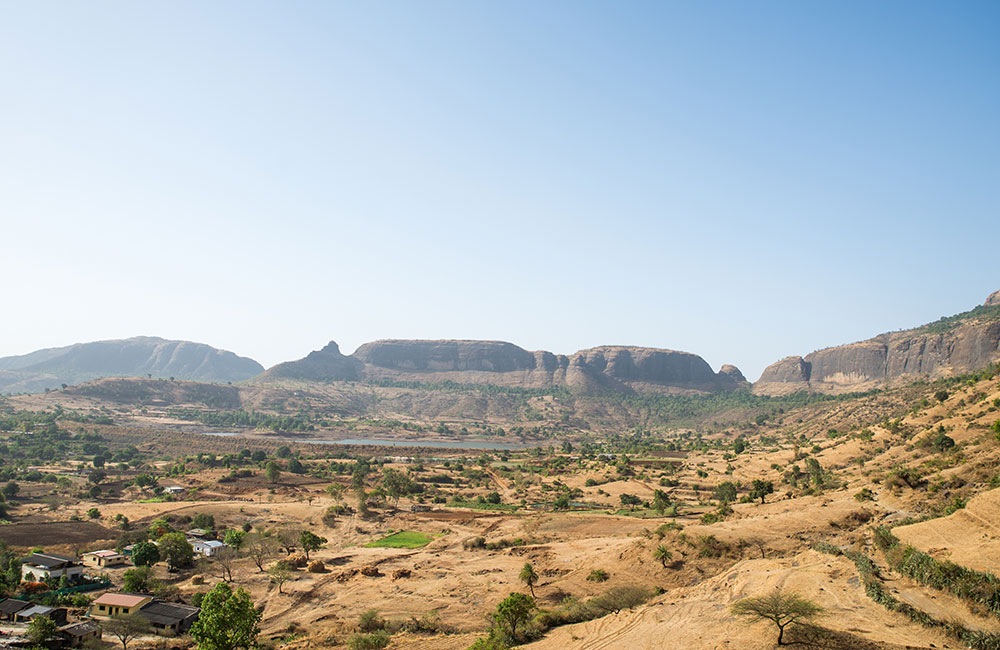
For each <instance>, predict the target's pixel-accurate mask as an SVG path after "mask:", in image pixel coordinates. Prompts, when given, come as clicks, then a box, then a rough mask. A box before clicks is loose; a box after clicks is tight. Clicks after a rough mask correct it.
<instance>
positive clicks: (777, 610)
mask: <svg viewBox="0 0 1000 650" xmlns="http://www.w3.org/2000/svg"><path fill="white" fill-rule="evenodd" d="M730 609H731V611H732V612H733V614H736V615H737V616H743V617H745V618H747V619H749V620H750V622H751V623H752V622H755V621H763V620H767V621H771V622H772V623H774V624H775V625H776V626H777V627H778V645H784V634H785V628H786V627H788V626H789V625H794V624H796V623H799V622H802V621H806V620H809V619H811V618H815V617H816V616H819V615H820V614H822V612H823V608H822V607H820V606H819V605H817V604H816V603H814V602H812V601H811V600H806V599H805V598H803V597H802V596H800V595H799V594H797V593H795V592H792V591H789V592H785V591H782V590H780V589H778V590H777V591H775V592H774V593H772V594H770V595H767V596H757V597H755V598H744V599H743V600H738V601H736V602H735V603H733V604H732V605H731V606H730Z"/></svg>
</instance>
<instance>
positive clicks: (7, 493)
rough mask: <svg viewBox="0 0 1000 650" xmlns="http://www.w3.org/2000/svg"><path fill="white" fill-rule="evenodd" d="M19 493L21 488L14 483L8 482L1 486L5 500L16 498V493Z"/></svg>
mask: <svg viewBox="0 0 1000 650" xmlns="http://www.w3.org/2000/svg"><path fill="white" fill-rule="evenodd" d="M20 491H21V486H20V485H18V484H17V483H15V482H14V481H10V482H8V483H7V484H6V485H4V486H3V496H4V498H5V499H13V498H14V497H16V496H17V493H18V492H20Z"/></svg>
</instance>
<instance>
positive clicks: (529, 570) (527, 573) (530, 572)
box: [518, 562, 538, 598]
mask: <svg viewBox="0 0 1000 650" xmlns="http://www.w3.org/2000/svg"><path fill="white" fill-rule="evenodd" d="M518 578H519V579H520V580H521V582H523V583H524V584H526V585H528V589H530V590H531V597H532V598H534V597H535V584H537V583H538V573H536V572H535V567H533V566H531V562H525V563H524V566H523V567H522V568H521V573H520V574H519V575H518Z"/></svg>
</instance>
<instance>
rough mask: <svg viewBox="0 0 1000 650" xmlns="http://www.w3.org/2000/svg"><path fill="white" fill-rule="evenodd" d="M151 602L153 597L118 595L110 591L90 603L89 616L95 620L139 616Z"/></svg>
mask: <svg viewBox="0 0 1000 650" xmlns="http://www.w3.org/2000/svg"><path fill="white" fill-rule="evenodd" d="M151 602H153V597H152V596H147V595H146V594H118V593H113V592H110V591H109V592H108V593H106V594H102V595H101V596H100V597H99V598H97V599H96V600H95V601H94V602H92V603H90V609H89V610H88V611H87V614H88V615H89V616H92V617H94V618H109V617H111V616H118V615H119V614H138V613H139V610H140V609H142V608H143V607H144V606H146V605H148V604H149V603H151Z"/></svg>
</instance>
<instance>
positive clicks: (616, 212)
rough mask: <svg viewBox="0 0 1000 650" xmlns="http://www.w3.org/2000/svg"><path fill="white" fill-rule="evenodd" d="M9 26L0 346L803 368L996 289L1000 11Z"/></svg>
mask: <svg viewBox="0 0 1000 650" xmlns="http://www.w3.org/2000/svg"><path fill="white" fill-rule="evenodd" d="M57 7H58V10H52V8H51V7H48V8H46V5H44V4H43V3H30V4H29V3H14V2H8V3H0V16H2V18H3V20H0V56H2V58H3V60H4V61H5V62H6V65H5V66H3V67H2V68H0V81H2V87H3V88H4V91H3V93H4V101H3V102H2V103H0V115H2V116H3V117H4V119H3V120H2V121H0V137H2V139H3V143H4V146H3V147H0V215H2V226H3V236H0V259H2V260H3V261H4V268H5V269H6V272H7V276H8V282H7V283H5V286H4V288H5V305H7V309H6V310H5V312H6V313H5V316H6V318H4V319H2V320H0V357H3V356H12V355H20V354H26V353H28V352H31V351H34V350H37V349H40V348H51V347H61V346H64V345H70V344H73V343H80V342H87V341H93V340H102V339H117V338H129V337H132V336H161V337H163V338H169V339H182V340H190V341H196V342H200V343H207V344H209V345H213V346H215V347H219V348H222V349H226V350H230V351H232V352H234V353H236V354H239V355H241V356H248V357H251V358H254V359H256V360H257V361H259V362H260V363H262V364H263V365H264V366H265V367H271V366H273V365H275V364H276V363H279V362H282V361H289V360H293V359H298V358H301V357H303V356H305V355H306V354H307V353H308V352H309V351H311V350H315V349H319V348H321V347H322V346H323V345H325V344H326V342H327V341H329V340H335V341H337V343H338V344H339V345H340V346H341V350H342V351H343V352H344V353H346V354H349V353H351V352H352V351H353V350H354V349H355V348H356V347H357V346H358V345H360V344H362V343H364V342H367V341H371V340H375V339H381V338H420V339H448V338H462V339H496V340H503V341H509V342H511V343H514V344H516V345H519V346H521V347H523V348H525V349H528V350H538V349H544V350H549V351H552V352H556V353H562V354H571V353H572V352H575V351H576V350H579V349H584V348H589V347H593V346H597V345H607V344H625V345H637V346H645V347H657V348H668V349H675V350H683V351H686V352H691V353H694V354H698V355H700V356H702V357H703V358H704V359H705V360H706V361H708V363H709V364H711V366H712V367H713V368H715V369H718V368H719V367H720V366H721V365H722V364H725V363H731V364H734V365H736V366H738V367H739V368H740V369H741V370H742V371H743V373H744V374H745V375H746V376H747V378H748V379H751V380H755V379H756V378H757V377H758V376H759V375H760V372H761V371H762V370H763V368H764V367H765V366H766V365H767V364H769V363H772V362H774V361H776V360H778V359H780V358H783V357H785V356H789V355H796V354H801V355H805V354H807V353H809V352H811V351H813V350H816V349H820V348H824V347H828V346H832V345H838V344H842V343H848V342H852V341H856V340H862V339H866V338H869V337H871V336H874V335H876V334H879V333H882V332H887V331H893V330H897V329H905V328H909V327H913V326H917V325H921V324H924V323H927V322H930V321H934V320H936V319H938V318H940V317H941V316H948V315H952V314H955V313H959V312H962V311H966V310H968V309H971V308H972V307H974V306H976V305H978V304H981V303H982V302H983V300H985V298H986V297H987V295H989V294H990V293H991V292H992V291H995V290H997V289H1000V273H997V272H996V271H995V264H994V263H992V260H993V258H994V257H995V255H996V242H997V241H1000V218H998V214H997V206H998V205H1000V182H997V181H998V179H1000V128H998V121H997V119H996V116H997V115H998V114H1000V81H998V76H997V74H996V70H997V69H1000V68H998V64H1000V41H998V39H997V38H996V34H997V30H998V28H1000V6H997V5H996V4H994V3H987V2H969V3H963V4H961V5H943V4H935V3H929V2H907V3H903V2H884V3H878V4H870V5H864V6H857V5H852V6H837V5H809V6H806V5H794V4H777V3H770V2H764V3H758V4H754V5H752V6H751V5H740V4H735V3H732V4H726V5H715V6H709V5H694V4H688V3H676V4H674V3H670V4H666V3H646V2H635V3H629V4H626V5H607V4H602V3H596V2H579V3H568V2H553V3H546V4H544V5H538V4H531V3H518V2H514V3H505V4H503V5H499V4H498V5H488V4H466V3H456V2H442V3H437V4H420V5H417V4H406V3H385V4H380V5H378V6H374V5H354V4H346V3H345V4H331V3H319V2H315V3H313V2H303V3H298V4H296V5H294V6H290V5H276V4H270V3H264V2H240V3H236V2H216V3H212V4H210V5H205V4H201V3H193V2H177V3H169V4H166V3H163V4H156V3H143V4H131V3H120V2H96V3H87V4H69V3H66V4H60V5H57Z"/></svg>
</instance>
